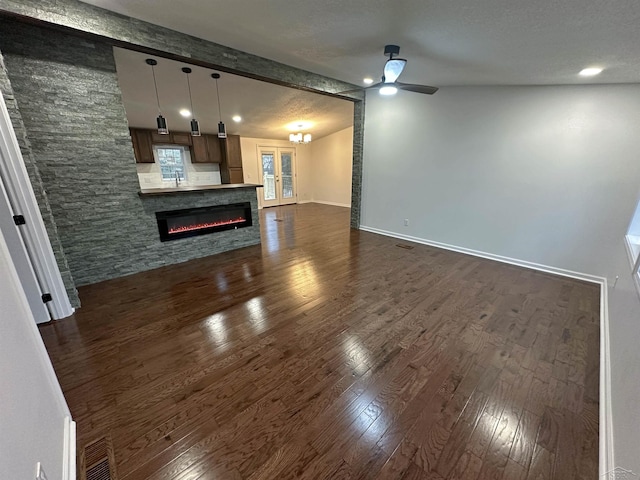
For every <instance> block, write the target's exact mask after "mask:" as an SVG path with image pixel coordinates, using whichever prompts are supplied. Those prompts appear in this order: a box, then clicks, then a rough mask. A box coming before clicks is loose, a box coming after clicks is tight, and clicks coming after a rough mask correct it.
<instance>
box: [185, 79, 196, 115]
mask: <svg viewBox="0 0 640 480" xmlns="http://www.w3.org/2000/svg"><path fill="white" fill-rule="evenodd" d="M186 75H187V87H189V104H190V105H191V115H192V117H193V118H196V112H194V111H193V99H192V98H191V82H190V81H189V74H188V73H187V74H186Z"/></svg>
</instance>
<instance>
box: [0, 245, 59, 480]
mask: <svg viewBox="0 0 640 480" xmlns="http://www.w3.org/2000/svg"><path fill="white" fill-rule="evenodd" d="M0 284H1V287H0V305H1V306H2V308H0V432H2V434H1V435H0V478H2V479H33V478H35V471H36V462H42V465H43V467H44V471H45V473H46V475H47V477H48V478H49V480H60V479H62V478H63V477H62V472H63V445H64V424H65V417H66V416H69V410H68V408H67V405H66V403H65V400H64V397H63V396H62V391H61V390H60V386H59V384H58V382H57V380H56V377H55V374H54V372H53V368H52V366H51V363H50V361H49V358H48V356H47V352H46V350H45V347H44V344H43V342H42V339H41V338H40V335H39V333H38V330H37V328H36V326H35V322H34V319H33V317H32V315H31V312H30V311H29V307H28V304H27V302H26V298H25V296H24V292H23V291H22V289H21V287H20V284H19V282H18V278H17V274H16V271H15V268H14V266H13V263H12V262H11V258H10V256H9V251H8V249H7V244H6V242H5V239H4V237H3V236H2V235H0Z"/></svg>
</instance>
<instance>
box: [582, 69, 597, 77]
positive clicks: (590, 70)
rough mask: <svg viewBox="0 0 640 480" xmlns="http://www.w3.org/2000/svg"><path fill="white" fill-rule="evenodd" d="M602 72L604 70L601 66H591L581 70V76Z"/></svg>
mask: <svg viewBox="0 0 640 480" xmlns="http://www.w3.org/2000/svg"><path fill="white" fill-rule="evenodd" d="M600 72H602V69H601V68H600V67H589V68H584V69H582V70H580V73H579V75H580V76H581V77H593V76H594V75H598V74H599V73H600Z"/></svg>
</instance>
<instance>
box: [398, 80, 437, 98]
mask: <svg viewBox="0 0 640 480" xmlns="http://www.w3.org/2000/svg"><path fill="white" fill-rule="evenodd" d="M395 86H396V87H398V88H399V89H400V90H406V91H407V92H415V93H424V94H426V95H433V94H434V93H436V92H437V91H438V87H430V86H429V85H415V84H413V83H401V82H396V83H395Z"/></svg>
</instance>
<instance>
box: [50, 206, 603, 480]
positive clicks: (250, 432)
mask: <svg viewBox="0 0 640 480" xmlns="http://www.w3.org/2000/svg"><path fill="white" fill-rule="evenodd" d="M275 219H279V220H281V221H278V222H276V221H275ZM260 222H261V227H262V235H263V242H262V245H261V246H255V247H249V248H244V249H240V250H236V251H232V252H227V253H225V254H223V255H216V256H212V257H208V258H203V259H198V260H194V261H191V262H186V263H184V264H180V265H172V266H169V267H163V268H160V269H157V270H152V271H148V272H143V273H140V274H137V275H132V276H129V277H124V278H119V279H115V280H110V281H107V282H102V283H100V284H96V285H90V286H86V287H82V288H81V289H80V297H81V300H82V303H83V306H82V308H81V309H79V310H78V311H77V312H76V313H75V314H74V315H73V316H72V317H70V318H69V319H66V320H64V321H61V322H56V323H51V324H48V325H43V326H40V332H41V335H42V337H43V339H44V341H45V344H46V346H47V349H48V351H49V354H50V356H51V359H52V362H53V364H54V368H55V370H56V373H57V375H58V377H59V379H60V383H61V385H62V388H63V391H64V393H65V396H66V398H67V401H68V403H69V406H70V409H71V412H72V414H73V416H74V419H75V420H76V421H77V425H78V432H77V433H78V445H79V448H82V447H83V446H84V444H85V443H86V442H88V441H90V440H94V439H96V438H99V437H100V436H102V435H105V434H109V435H110V436H111V438H112V439H113V444H114V453H115V458H116V462H117V469H118V472H119V475H120V478H121V479H122V480H144V479H154V480H187V479H188V480H192V479H213V478H224V479H232V480H233V479H251V480H258V479H275V478H277V479H289V478H303V479H314V480H322V479H331V480H340V479H352V480H355V479H389V480H397V479H405V480H410V479H431V480H453V479H457V480H477V479H479V478H483V479H484V478H494V479H502V480H524V479H544V478H549V479H554V480H560V479H562V480H564V479H565V478H580V479H586V478H594V477H595V476H597V467H598V463H597V461H598V399H599V397H598V387H599V384H598V381H599V380H598V371H599V357H598V356H599V328H598V324H599V294H598V288H597V286H594V285H589V284H586V283H583V282H580V281H577V280H572V279H566V278H560V277H556V276H552V275H548V274H545V273H540V272H534V271H532V270H527V269H523V268H519V267H515V266H512V265H506V264H500V263H496V262H492V261H489V260H485V259H481V258H477V257H470V256H467V255H463V254H459V253H454V252H449V251H445V250H439V249H436V248H432V247H428V246H424V245H412V246H413V247H414V248H413V249H404V248H398V247H397V246H396V245H397V244H398V243H400V242H399V241H397V240H394V239H391V238H387V237H382V236H378V235H374V234H370V233H367V232H362V231H357V230H351V229H350V228H349V215H348V210H347V209H342V208H338V207H329V206H324V205H316V204H307V205H302V206H295V205H294V206H287V207H280V208H274V209H264V210H262V211H261V212H260ZM402 243H405V242H402ZM175 246H178V245H177V244H176V245H175Z"/></svg>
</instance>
